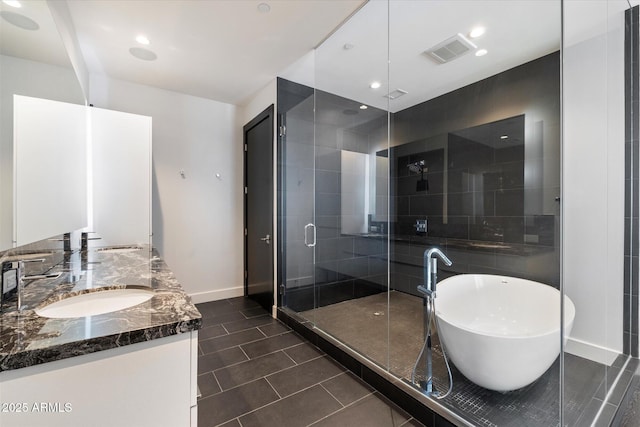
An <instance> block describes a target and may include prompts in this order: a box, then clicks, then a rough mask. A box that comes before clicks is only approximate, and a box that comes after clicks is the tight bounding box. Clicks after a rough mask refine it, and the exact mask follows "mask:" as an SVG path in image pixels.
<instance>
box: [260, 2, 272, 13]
mask: <svg viewBox="0 0 640 427" xmlns="http://www.w3.org/2000/svg"><path fill="white" fill-rule="evenodd" d="M270 10H271V6H269V5H268V4H267V3H260V4H259V5H258V12H260V13H269V11H270Z"/></svg>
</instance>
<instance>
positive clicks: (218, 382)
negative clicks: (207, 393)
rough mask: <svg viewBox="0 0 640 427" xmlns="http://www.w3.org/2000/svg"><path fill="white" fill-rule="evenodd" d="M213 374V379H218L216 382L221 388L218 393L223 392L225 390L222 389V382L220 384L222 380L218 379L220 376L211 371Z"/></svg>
mask: <svg viewBox="0 0 640 427" xmlns="http://www.w3.org/2000/svg"><path fill="white" fill-rule="evenodd" d="M211 375H213V379H215V380H216V384H218V388H219V389H220V391H219V392H218V393H216V394H219V393H222V392H223V391H224V390H222V384H220V381H219V380H218V377H217V376H216V373H215V372H213V371H211ZM211 396H213V394H212V395H211Z"/></svg>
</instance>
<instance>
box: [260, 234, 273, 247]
mask: <svg viewBox="0 0 640 427" xmlns="http://www.w3.org/2000/svg"><path fill="white" fill-rule="evenodd" d="M260 240H262V241H263V242H265V243H266V244H267V245H270V244H271V236H270V235H268V234H267V235H266V236H264V237H261V238H260Z"/></svg>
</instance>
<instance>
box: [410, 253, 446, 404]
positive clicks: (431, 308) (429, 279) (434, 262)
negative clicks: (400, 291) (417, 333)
mask: <svg viewBox="0 0 640 427" xmlns="http://www.w3.org/2000/svg"><path fill="white" fill-rule="evenodd" d="M438 258H440V260H442V262H444V263H445V264H446V265H447V266H450V265H451V264H452V262H451V260H450V259H449V258H448V257H447V256H446V255H445V254H444V253H443V252H442V251H441V250H440V249H438V248H431V249H427V250H426V251H424V263H423V268H424V285H419V286H418V292H420V293H421V294H422V301H423V306H424V332H425V338H424V345H423V346H422V350H421V351H420V354H419V355H418V359H417V360H416V363H415V365H414V366H413V372H412V374H411V382H412V383H414V384H416V385H419V386H420V387H421V389H422V390H423V392H424V393H426V394H427V395H431V396H433V397H435V398H437V399H442V398H444V397H446V396H447V395H448V394H449V393H451V389H452V388H453V379H452V376H451V368H450V367H449V362H448V361H447V357H446V355H445V352H444V347H443V348H442V355H443V357H444V361H445V364H446V365H447V372H448V374H449V390H448V391H447V392H446V393H445V394H444V395H441V394H440V393H438V392H436V391H435V390H434V388H433V363H432V348H431V335H432V334H431V332H432V330H431V325H432V324H435V325H436V328H437V321H436V318H435V311H436V307H435V298H436V282H437V280H438ZM423 355H424V356H425V359H426V361H425V362H426V363H425V365H426V366H425V368H426V375H425V379H424V381H419V380H418V379H417V376H416V371H417V369H418V366H419V365H420V360H421V358H422V356H423Z"/></svg>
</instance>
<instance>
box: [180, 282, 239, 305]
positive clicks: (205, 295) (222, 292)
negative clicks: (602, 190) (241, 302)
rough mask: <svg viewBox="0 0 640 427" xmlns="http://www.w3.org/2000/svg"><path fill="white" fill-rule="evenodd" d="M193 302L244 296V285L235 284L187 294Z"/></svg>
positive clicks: (198, 302)
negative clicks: (229, 286) (230, 286)
mask: <svg viewBox="0 0 640 427" xmlns="http://www.w3.org/2000/svg"><path fill="white" fill-rule="evenodd" d="M189 296H190V297H191V300H192V301H193V303H194V304H200V303H203V302H209V301H217V300H220V299H226V298H235V297H241V296H244V286H236V287H233V288H224V289H214V290H212V291H206V292H196V293H194V294H189Z"/></svg>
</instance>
